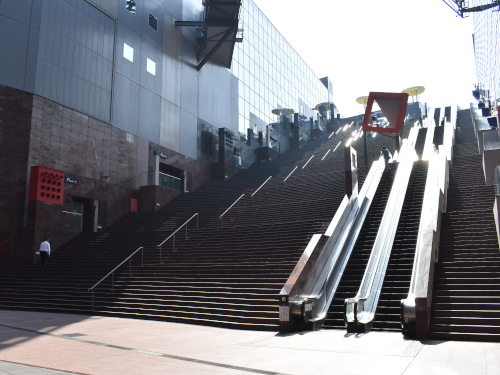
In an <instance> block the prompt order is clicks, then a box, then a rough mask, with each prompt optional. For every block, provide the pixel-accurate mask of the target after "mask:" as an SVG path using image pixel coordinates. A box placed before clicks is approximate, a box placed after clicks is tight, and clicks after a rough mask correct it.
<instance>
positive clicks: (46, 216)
mask: <svg viewBox="0 0 500 375" xmlns="http://www.w3.org/2000/svg"><path fill="white" fill-rule="evenodd" d="M233 2H234V3H235V5H236V6H238V7H240V11H239V14H238V19H237V22H239V28H240V30H239V32H242V33H243V38H242V39H241V40H238V41H233V42H235V45H234V49H233V53H232V64H231V65H230V66H224V64H221V63H220V62H218V61H217V60H216V59H211V60H208V61H207V62H206V63H205V64H204V65H203V67H201V69H200V68H199V65H198V64H199V58H200V56H199V49H200V32H201V33H203V30H202V29H201V28H200V27H179V26H178V25H176V22H177V21H196V22H200V21H203V19H204V12H205V9H206V7H207V5H210V0H206V1H202V0H81V1H74V0H0V50H1V51H2V54H1V56H0V129H1V134H0V146H1V147H0V160H1V163H0V173H1V175H2V182H1V183H0V192H1V194H2V198H1V199H0V207H1V210H0V224H1V227H2V229H1V230H0V263H5V262H7V261H9V260H10V261H13V262H23V261H28V262H29V261H31V260H32V259H33V253H34V249H35V248H36V246H37V244H38V243H39V242H40V241H41V240H42V238H43V237H45V236H49V237H50V238H52V242H53V245H54V247H57V246H58V245H61V244H62V243H64V242H66V241H68V240H69V239H71V238H72V237H74V236H76V235H77V234H79V233H81V232H86V231H98V230H101V229H103V228H105V227H107V226H109V225H110V224H112V223H113V222H115V221H116V220H118V219H120V218H121V217H123V216H124V215H125V214H127V213H129V212H130V211H152V210H156V209H157V208H158V207H160V206H162V205H163V204H165V203H166V202H168V201H169V200H170V199H172V198H174V197H175V196H176V195H178V194H180V193H182V192H188V191H193V190H195V189H197V188H198V187H199V186H201V185H202V184H203V183H205V182H206V181H208V180H210V179H211V178H214V177H219V178H225V177H228V176H229V175H230V174H231V173H233V170H232V169H231V168H229V166H231V165H232V164H234V159H235V157H236V155H238V156H239V160H240V161H242V165H243V167H246V166H249V165H251V164H253V163H254V162H256V161H258V160H259V158H260V157H259V155H265V156H264V158H266V157H270V155H271V154H272V152H271V153H270V152H269V150H271V151H274V152H284V151H286V150H287V149H289V148H291V147H294V145H295V144H296V142H290V141H289V138H290V134H291V133H293V132H291V130H290V128H291V127H293V125H292V123H293V121H294V118H295V122H296V123H297V121H299V120H300V122H301V124H302V126H301V127H300V131H297V132H296V133H294V134H295V135H297V137H298V138H300V139H301V140H302V141H304V140H307V138H308V137H310V136H311V134H310V131H311V129H314V128H318V129H322V128H324V127H325V126H326V125H325V124H327V122H328V120H329V119H330V118H331V117H333V116H332V114H333V113H334V112H335V109H334V105H333V99H332V95H333V91H332V85H331V82H329V81H328V79H327V78H324V79H322V80H320V79H319V78H318V77H316V76H315V75H314V73H313V72H312V71H311V70H310V69H309V68H308V67H307V65H306V63H305V62H304V60H303V59H302V58H301V57H300V56H298V55H297V53H296V52H295V51H294V50H293V48H292V47H291V46H290V45H289V44H288V43H287V42H286V40H285V39H284V38H283V36H281V35H280V34H279V32H278V31H277V30H276V29H275V28H274V26H273V25H272V24H271V23H270V22H269V20H268V19H267V18H266V17H265V16H264V15H263V14H262V12H261V11H260V10H259V9H258V8H257V7H256V6H255V4H253V2H252V1H251V0H245V1H243V3H242V4H240V2H239V1H238V0H233ZM226 141H230V142H226ZM224 143H227V144H226V146H227V145H228V147H226V148H225V149H224V146H223V145H224ZM258 149H260V151H263V152H260V151H259V152H256V150H258Z"/></svg>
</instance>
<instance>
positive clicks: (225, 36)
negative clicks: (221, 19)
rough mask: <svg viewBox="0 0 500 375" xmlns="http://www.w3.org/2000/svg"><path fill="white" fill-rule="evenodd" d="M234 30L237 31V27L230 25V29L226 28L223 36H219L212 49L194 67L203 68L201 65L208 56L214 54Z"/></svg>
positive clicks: (205, 61)
mask: <svg viewBox="0 0 500 375" xmlns="http://www.w3.org/2000/svg"><path fill="white" fill-rule="evenodd" d="M236 31H238V29H237V27H231V28H230V29H228V30H227V31H226V33H225V34H224V36H223V37H222V38H221V40H219V41H218V42H217V44H216V45H215V46H214V48H212V50H211V51H210V52H209V53H207V55H206V56H205V58H204V59H203V60H202V61H201V62H200V63H199V64H198V66H197V67H196V69H198V70H200V69H201V68H203V65H205V64H206V63H207V61H208V60H210V58H211V57H212V56H213V55H214V53H215V52H217V50H218V49H219V48H220V47H221V46H222V45H223V44H224V42H225V41H226V40H227V38H229V35H231V34H232V33H234V32H236Z"/></svg>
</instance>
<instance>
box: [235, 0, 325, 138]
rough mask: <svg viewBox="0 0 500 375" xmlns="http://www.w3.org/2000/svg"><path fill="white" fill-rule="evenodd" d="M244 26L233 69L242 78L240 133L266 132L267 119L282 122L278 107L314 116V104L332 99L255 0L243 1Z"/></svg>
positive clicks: (268, 121) (242, 19) (240, 88)
mask: <svg viewBox="0 0 500 375" xmlns="http://www.w3.org/2000/svg"><path fill="white" fill-rule="evenodd" d="M290 22H296V21H292V20H290ZM241 24H243V29H244V31H243V42H242V43H236V45H235V49H234V54H233V63H232V67H231V69H232V72H233V74H234V75H235V76H236V77H238V79H239V131H240V133H243V134H246V132H247V130H246V129H248V128H250V129H253V131H254V133H255V134H256V133H257V132H258V131H262V132H263V133H264V134H265V132H266V129H265V125H263V124H264V123H265V124H270V123H275V122H278V121H279V119H278V117H277V115H276V114H273V112H272V111H273V109H292V110H293V111H294V112H295V113H300V114H302V115H304V116H306V117H307V118H309V117H312V116H314V115H315V112H314V111H313V108H315V107H316V106H317V105H318V104H320V103H324V102H327V101H328V89H327V88H326V87H325V85H323V83H322V82H321V81H320V80H319V78H318V77H317V76H316V75H315V73H314V72H313V71H312V70H311V69H310V68H309V67H308V66H307V64H306V63H305V62H304V60H303V59H302V58H301V57H300V56H299V55H298V54H297V53H296V52H295V50H294V49H293V48H292V46H290V44H289V43H288V42H287V41H286V40H285V38H284V37H283V36H282V35H281V34H280V33H279V32H278V31H277V29H276V28H275V27H274V26H273V24H272V23H271V22H270V21H269V20H268V19H267V17H266V16H265V15H264V14H263V13H262V12H261V11H260V9H259V8H258V7H257V6H256V5H255V4H254V3H253V1H252V0H244V1H243V7H242V11H241V14H240V25H241ZM304 58H306V59H308V58H310V59H313V58H317V55H315V56H304ZM303 103H305V105H304V104H303ZM256 118H257V119H259V120H260V121H256Z"/></svg>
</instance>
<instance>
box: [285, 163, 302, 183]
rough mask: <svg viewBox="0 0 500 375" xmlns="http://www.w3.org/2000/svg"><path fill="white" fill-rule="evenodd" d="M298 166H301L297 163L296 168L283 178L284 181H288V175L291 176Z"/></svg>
mask: <svg viewBox="0 0 500 375" xmlns="http://www.w3.org/2000/svg"><path fill="white" fill-rule="evenodd" d="M298 167H299V166H298V165H297V166H295V168H293V171H291V172H290V173H289V174H288V176H286V177H285V179H284V180H283V182H285V183H286V180H288V177H290V176H291V175H292V174H293V172H295V171H296V170H297V168H298Z"/></svg>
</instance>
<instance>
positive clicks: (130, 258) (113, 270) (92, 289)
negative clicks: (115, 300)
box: [89, 246, 144, 311]
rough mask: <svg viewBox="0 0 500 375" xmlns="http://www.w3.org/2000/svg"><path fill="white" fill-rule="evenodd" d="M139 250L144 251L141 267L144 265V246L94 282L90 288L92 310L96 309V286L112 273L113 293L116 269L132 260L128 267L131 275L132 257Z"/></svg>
mask: <svg viewBox="0 0 500 375" xmlns="http://www.w3.org/2000/svg"><path fill="white" fill-rule="evenodd" d="M138 251H142V253H141V255H142V256H141V267H143V266H144V247H142V246H141V247H139V248H137V249H136V250H135V251H134V252H133V253H132V254H130V255H129V256H128V257H127V258H125V260H124V261H123V262H121V263H120V264H119V265H117V266H116V267H115V268H113V269H112V270H111V271H110V272H109V273H108V274H107V275H106V276H104V277H103V278H102V279H101V280H99V281H98V282H97V283H95V284H94V286H93V287H91V288H89V292H90V293H92V311H94V294H95V293H94V292H95V288H96V287H97V286H98V285H99V284H100V283H102V282H103V281H104V280H106V279H107V278H108V277H109V276H110V275H111V293H113V291H114V283H115V271H116V270H117V269H118V268H120V267H121V266H122V265H123V264H124V263H125V262H127V261H128V260H130V263H129V269H128V276H129V277H131V275H132V257H133V256H134V255H135V254H137V252H138Z"/></svg>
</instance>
